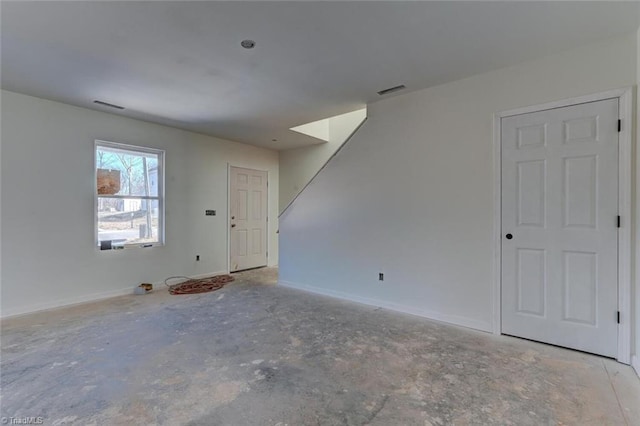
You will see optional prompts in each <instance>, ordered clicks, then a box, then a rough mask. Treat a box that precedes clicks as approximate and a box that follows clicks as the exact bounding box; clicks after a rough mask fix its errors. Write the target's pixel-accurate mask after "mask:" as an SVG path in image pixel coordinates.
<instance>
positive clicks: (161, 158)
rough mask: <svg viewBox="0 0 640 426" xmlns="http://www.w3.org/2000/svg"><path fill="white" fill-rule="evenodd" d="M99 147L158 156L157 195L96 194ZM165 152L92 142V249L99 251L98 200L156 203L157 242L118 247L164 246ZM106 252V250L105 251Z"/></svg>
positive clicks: (136, 146) (100, 141)
mask: <svg viewBox="0 0 640 426" xmlns="http://www.w3.org/2000/svg"><path fill="white" fill-rule="evenodd" d="M100 147H104V148H107V149H108V148H112V149H121V150H125V151H131V152H133V153H141V154H153V155H157V156H158V195H157V197H156V196H145V195H115V194H112V195H100V194H98V149H99V148H100ZM164 171H165V151H164V150H163V149H157V148H150V147H144V146H138V145H130V144H124V143H119V142H110V141H105V140H101V139H96V140H94V144H93V197H94V203H93V232H94V247H95V248H96V249H97V250H99V251H104V250H100V240H99V235H98V204H99V203H98V201H99V200H100V198H118V199H122V200H126V199H142V200H152V201H157V202H158V234H159V235H158V241H155V242H147V243H129V244H123V245H121V246H118V248H120V247H122V248H124V249H130V248H142V247H143V248H148V247H162V246H164V245H165V208H164V206H165V202H164V199H165V192H164V188H165V173H164ZM107 251H108V250H107Z"/></svg>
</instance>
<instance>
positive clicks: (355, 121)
mask: <svg viewBox="0 0 640 426" xmlns="http://www.w3.org/2000/svg"><path fill="white" fill-rule="evenodd" d="M366 117H367V109H366V108H364V109H360V110H357V111H352V112H348V113H346V114H341V115H338V116H335V117H330V118H328V119H326V120H322V121H323V122H326V124H327V129H328V142H327V143H323V144H319V145H312V146H305V147H302V148H295V149H289V150H285V151H281V152H280V210H281V211H282V210H284V209H285V208H286V207H287V205H288V204H289V203H290V202H291V200H293V199H294V198H295V196H296V195H298V193H299V192H300V191H301V190H302V189H303V188H304V186H305V185H306V184H307V183H309V181H310V180H311V178H312V177H313V176H314V175H315V174H316V173H317V172H318V170H320V168H321V167H322V166H324V164H325V163H326V162H327V160H328V159H329V158H331V156H332V155H333V154H334V153H335V152H336V151H337V150H338V148H340V147H341V146H342V144H343V143H344V141H345V140H346V139H347V138H348V137H349V136H350V135H351V133H352V132H353V130H354V129H355V128H356V127H358V126H359V125H360V123H362V120H364V119H365V118H366Z"/></svg>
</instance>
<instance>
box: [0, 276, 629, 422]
mask: <svg viewBox="0 0 640 426" xmlns="http://www.w3.org/2000/svg"><path fill="white" fill-rule="evenodd" d="M276 274H277V271H276V270H273V269H262V270H258V271H250V272H245V273H241V274H237V275H236V277H237V281H235V282H233V283H231V284H229V285H227V286H226V287H225V288H223V289H222V290H219V291H216V292H214V293H205V294H198V295H185V296H170V295H169V294H168V293H167V292H166V291H165V290H164V289H157V290H155V291H154V292H152V293H151V294H148V295H144V296H133V295H132V296H124V297H118V298H114V299H110V300H106V301H102V302H96V303H91V304H86V305H81V306H75V307H70V308H65V309H60V310H56V311H49V312H43V313H37V314H33V315H28V316H24V317H17V318H12V319H8V320H6V321H3V323H2V360H1V364H0V365H1V369H2V378H1V384H2V400H1V402H2V408H1V411H2V413H1V415H2V416H5V417H35V416H42V417H43V418H44V424H52V425H63V424H82V425H88V424H95V425H125V424H126V425H131V424H166V425H234V426H237V425H291V426H293V425H367V424H370V425H384V426H389V425H490V424H496V425H536V426H538V425H556V424H558V425H639V424H640V409H639V407H638V405H639V404H638V401H640V381H639V380H638V377H637V376H635V374H634V372H633V371H632V370H631V368H629V367H627V366H624V365H621V364H618V363H616V362H615V361H612V360H608V359H605V358H600V357H597V356H592V355H588V354H584V353H580V352H574V351H570V350H565V349H561V348H557V347H552V346H547V345H543V344H538V343H534V342H529V341H524V340H520V339H515V338H510V337H504V336H501V337H498V336H493V335H490V334H487V333H481V332H475V331H472V330H468V329H464V328H458V327H454V326H449V325H445V324H441V323H437V322H433V321H428V320H425V319H423V318H417V317H413V316H409V315H404V314H400V313H397V312H390V311H386V310H383V309H376V308H373V307H370V306H363V305H359V304H355V303H350V302H346V301H341V300H335V299H331V298H326V297H322V296H317V295H313V294H309V293H304V292H300V291H297V290H292V289H288V288H282V287H278V286H276V285H275V283H276Z"/></svg>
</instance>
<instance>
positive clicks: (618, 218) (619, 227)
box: [618, 216, 620, 228]
mask: <svg viewBox="0 0 640 426" xmlns="http://www.w3.org/2000/svg"><path fill="white" fill-rule="evenodd" d="M618 228H620V216H618Z"/></svg>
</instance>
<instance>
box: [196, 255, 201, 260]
mask: <svg viewBox="0 0 640 426" xmlns="http://www.w3.org/2000/svg"><path fill="white" fill-rule="evenodd" d="M199 261H200V255H199V254H196V262H199Z"/></svg>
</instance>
